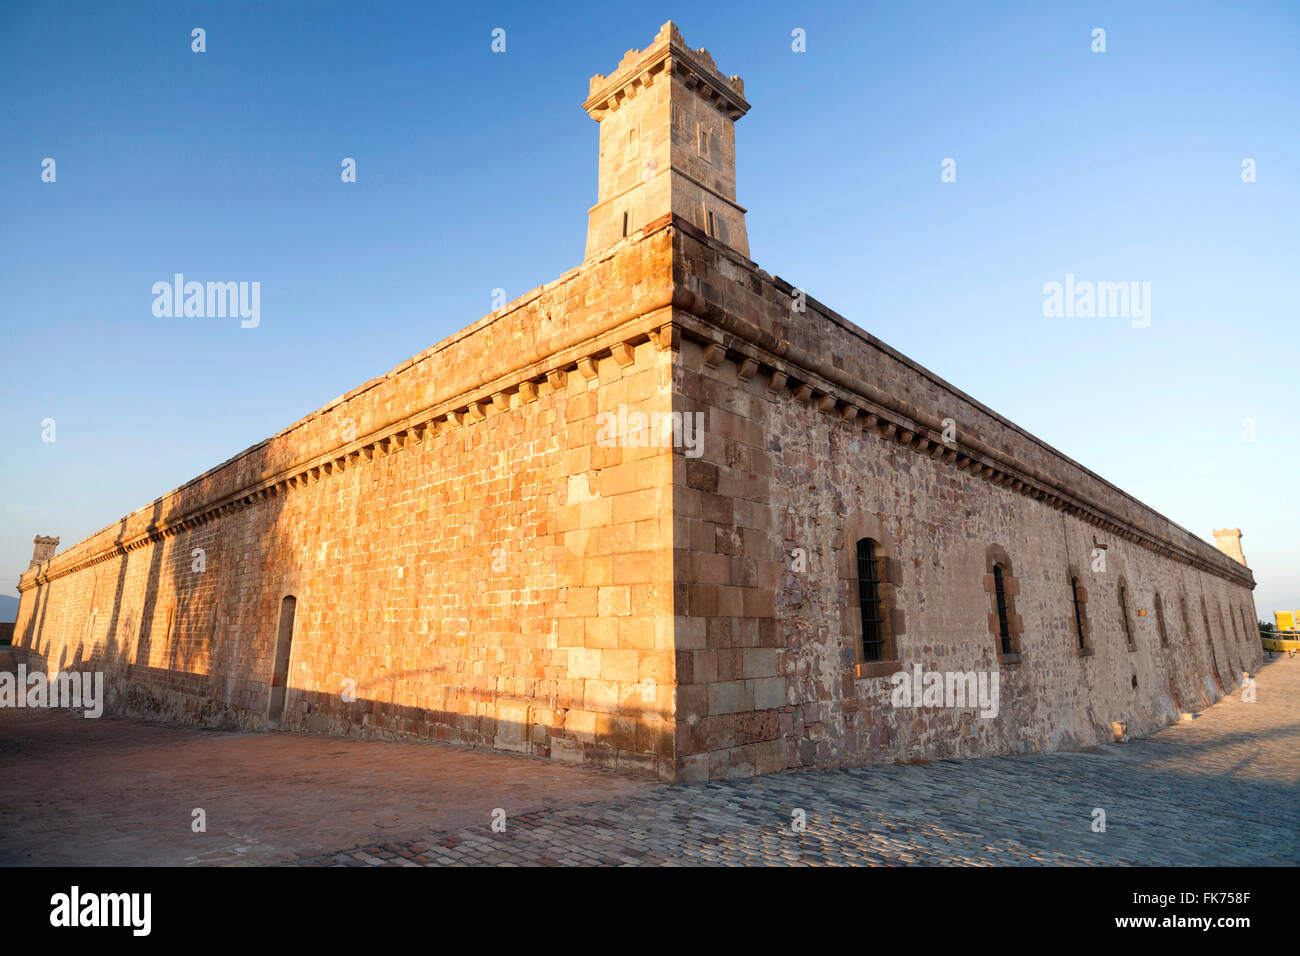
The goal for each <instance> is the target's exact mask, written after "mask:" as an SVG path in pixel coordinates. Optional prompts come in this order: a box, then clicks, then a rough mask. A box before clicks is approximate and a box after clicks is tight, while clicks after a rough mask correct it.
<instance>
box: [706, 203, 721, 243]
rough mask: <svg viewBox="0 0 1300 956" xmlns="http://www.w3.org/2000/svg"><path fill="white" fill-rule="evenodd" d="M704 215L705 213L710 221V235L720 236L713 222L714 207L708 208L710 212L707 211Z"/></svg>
mask: <svg viewBox="0 0 1300 956" xmlns="http://www.w3.org/2000/svg"><path fill="white" fill-rule="evenodd" d="M704 215H705V221H706V222H707V223H708V227H709V235H710V236H712V237H713V238H714V239H716V238H718V230H717V227H716V226H715V224H714V222H713V210H712V209H710V210H708V212H706V213H705V214H704Z"/></svg>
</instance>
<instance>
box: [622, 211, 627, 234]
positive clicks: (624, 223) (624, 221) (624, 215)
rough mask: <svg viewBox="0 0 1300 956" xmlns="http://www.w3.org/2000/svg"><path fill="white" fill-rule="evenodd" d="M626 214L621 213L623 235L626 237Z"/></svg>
mask: <svg viewBox="0 0 1300 956" xmlns="http://www.w3.org/2000/svg"><path fill="white" fill-rule="evenodd" d="M627 226H628V214H627V213H623V235H624V236H625V237H626V236H627Z"/></svg>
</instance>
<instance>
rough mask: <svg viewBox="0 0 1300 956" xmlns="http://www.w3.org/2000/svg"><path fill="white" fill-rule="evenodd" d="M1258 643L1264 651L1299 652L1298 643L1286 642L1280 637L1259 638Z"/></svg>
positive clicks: (1299, 644) (1299, 646)
mask: <svg viewBox="0 0 1300 956" xmlns="http://www.w3.org/2000/svg"><path fill="white" fill-rule="evenodd" d="M1260 642H1261V643H1262V644H1263V645H1264V650H1266V651H1292V652H1294V651H1300V641H1293V640H1287V639H1285V638H1281V637H1264V636H1261V637H1260Z"/></svg>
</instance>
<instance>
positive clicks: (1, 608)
mask: <svg viewBox="0 0 1300 956" xmlns="http://www.w3.org/2000/svg"><path fill="white" fill-rule="evenodd" d="M16 620H18V598H16V597H10V596H9V595H8V594H0V624H3V623H4V622H5V621H16Z"/></svg>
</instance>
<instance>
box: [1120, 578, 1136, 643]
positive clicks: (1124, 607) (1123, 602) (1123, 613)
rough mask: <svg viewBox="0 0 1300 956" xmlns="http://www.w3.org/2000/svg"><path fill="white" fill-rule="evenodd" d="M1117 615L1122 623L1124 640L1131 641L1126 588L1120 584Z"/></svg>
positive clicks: (1131, 632) (1131, 634)
mask: <svg viewBox="0 0 1300 956" xmlns="http://www.w3.org/2000/svg"><path fill="white" fill-rule="evenodd" d="M1119 615H1120V618H1121V619H1122V620H1123V623H1124V640H1126V641H1128V642H1129V644H1132V643H1133V630H1132V628H1130V627H1129V623H1128V588H1126V587H1124V586H1123V585H1122V584H1121V585H1120V588H1119Z"/></svg>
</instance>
